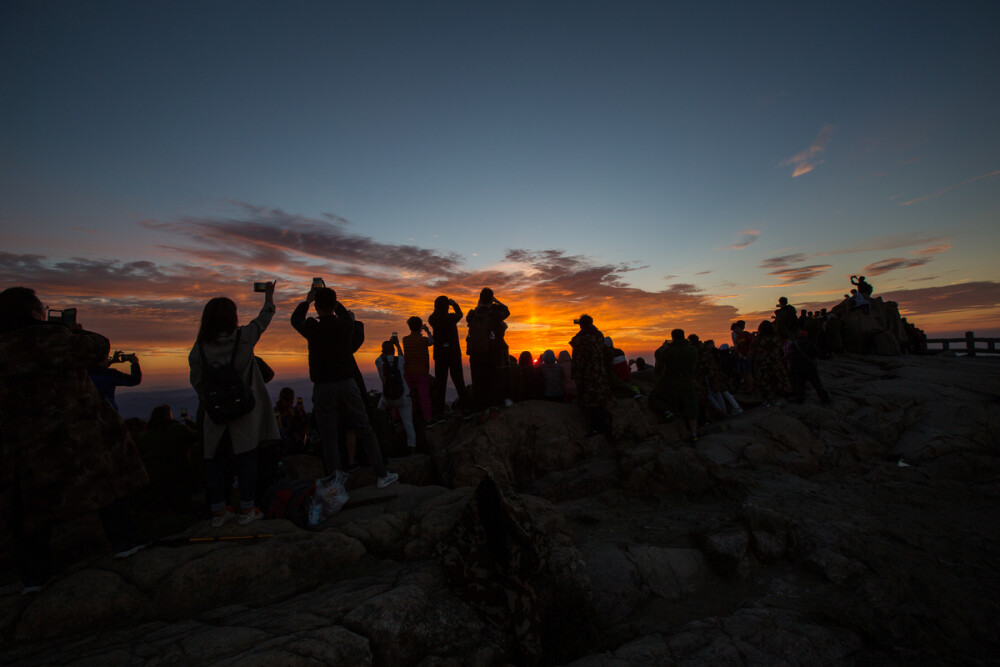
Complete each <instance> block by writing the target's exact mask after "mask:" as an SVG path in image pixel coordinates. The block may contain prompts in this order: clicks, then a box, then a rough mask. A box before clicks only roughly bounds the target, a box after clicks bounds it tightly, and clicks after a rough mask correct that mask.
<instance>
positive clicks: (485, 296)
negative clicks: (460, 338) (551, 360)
mask: <svg viewBox="0 0 1000 667" xmlns="http://www.w3.org/2000/svg"><path fill="white" fill-rule="evenodd" d="M508 317H510V309H509V308H507V306H505V305H503V304H502V303H500V302H499V301H498V300H497V299H496V298H495V297H494V296H493V290H491V289H490V288H489V287H484V288H483V289H482V291H481V292H480V293H479V302H478V303H477V304H476V307H475V308H473V309H472V310H470V311H469V313H468V314H467V315H466V316H465V321H466V322H467V323H468V325H469V334H468V336H467V337H466V339H465V341H466V351H467V352H468V354H469V370H470V371H471V373H472V391H473V394H474V395H475V399H476V408H477V409H478V410H480V411H485V410H489V411H490V414H491V415H492V414H496V412H497V410H498V409H499V407H500V403H501V401H503V398H504V393H505V389H506V387H505V385H506V381H505V379H506V378H504V377H502V376H503V374H504V371H506V366H507V344H506V343H505V342H504V332H505V331H506V330H507V324H506V323H505V322H504V320H506V319H507V318H508Z"/></svg>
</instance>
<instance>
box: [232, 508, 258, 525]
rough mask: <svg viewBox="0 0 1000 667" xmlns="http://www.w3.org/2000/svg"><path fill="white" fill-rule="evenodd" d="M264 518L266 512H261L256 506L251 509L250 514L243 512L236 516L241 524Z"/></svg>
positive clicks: (237, 521)
mask: <svg viewBox="0 0 1000 667" xmlns="http://www.w3.org/2000/svg"><path fill="white" fill-rule="evenodd" d="M263 518H264V513H263V512H261V511H260V510H259V509H257V508H256V507H254V508H253V509H252V510H250V512H249V513H248V514H243V513H242V512H241V513H240V515H239V516H238V517H236V523H238V524H240V525H241V526H245V525H247V524H248V523H253V522H254V521H256V520H258V519H263Z"/></svg>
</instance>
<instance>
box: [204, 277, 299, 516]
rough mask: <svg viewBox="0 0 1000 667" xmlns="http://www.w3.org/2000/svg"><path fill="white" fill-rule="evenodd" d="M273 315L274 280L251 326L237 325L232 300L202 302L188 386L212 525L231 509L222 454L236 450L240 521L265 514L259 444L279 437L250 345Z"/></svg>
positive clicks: (252, 346)
mask: <svg viewBox="0 0 1000 667" xmlns="http://www.w3.org/2000/svg"><path fill="white" fill-rule="evenodd" d="M272 317H274V283H273V282H270V283H267V288H266V290H265V291H264V305H263V306H262V307H261V309H260V313H258V315H257V317H256V318H254V319H253V320H252V321H251V322H250V323H249V324H246V325H244V326H239V317H238V315H237V313H236V304H235V303H234V302H233V300H232V299H229V298H226V297H216V298H214V299H211V300H210V301H209V302H208V303H206V304H205V309H204V310H203V311H202V314H201V328H200V329H199V330H198V340H197V341H196V342H195V344H194V347H192V348H191V353H190V354H189V355H188V365H189V366H190V367H191V386H192V387H194V390H195V391H196V392H197V393H198V399H199V400H200V401H201V407H202V408H203V409H204V410H205V419H204V433H203V435H204V441H205V481H206V494H207V499H208V502H209V505H210V506H211V509H212V514H213V516H212V525H213V526H215V527H219V526H221V525H223V524H224V523H226V522H227V521H229V520H230V519H232V518H233V517H234V516H236V515H235V512H234V511H233V509H232V508H230V507H227V506H226V499H225V482H226V480H225V457H226V455H227V454H228V450H229V447H230V446H231V447H232V451H233V452H234V453H235V454H236V460H237V478H238V480H239V487H240V513H239V517H238V521H239V523H240V524H241V525H246V524H248V523H250V522H252V521H256V520H257V519H260V518H262V517H263V513H262V512H261V511H260V510H259V509H258V508H256V507H254V494H255V492H256V490H257V446H258V445H260V443H262V442H265V441H268V440H280V439H281V433H280V431H279V430H278V423H277V421H276V420H275V418H274V410H272V409H271V397H270V396H269V395H268V393H267V385H266V384H265V383H264V377H263V375H261V371H260V366H259V365H258V364H257V363H255V362H254V346H256V345H257V341H258V340H260V337H261V335H263V333H264V331H265V330H266V329H267V325H268V324H270V322H271V318H272Z"/></svg>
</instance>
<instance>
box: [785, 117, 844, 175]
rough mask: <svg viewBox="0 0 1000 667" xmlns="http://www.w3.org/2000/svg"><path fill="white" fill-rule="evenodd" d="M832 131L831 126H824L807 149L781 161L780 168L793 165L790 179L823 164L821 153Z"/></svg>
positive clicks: (832, 127)
mask: <svg viewBox="0 0 1000 667" xmlns="http://www.w3.org/2000/svg"><path fill="white" fill-rule="evenodd" d="M833 130H834V126H833V125H824V126H823V129H821V130H820V131H819V135H817V136H816V139H815V140H814V141H813V142H812V145H810V146H809V148H807V149H805V150H804V151H802V152H800V153H797V154H795V155H793V156H792V157H790V158H786V159H784V160H782V161H781V163H780V164H781V166H788V165H795V169H793V170H792V178H797V177H799V176H802V175H803V174H808V173H809V172H810V171H812V170H813V169H815V168H816V165H819V164H822V163H823V157H822V156H823V152H824V151H825V150H826V145H827V144H828V143H829V142H830V138H831V137H832V136H833Z"/></svg>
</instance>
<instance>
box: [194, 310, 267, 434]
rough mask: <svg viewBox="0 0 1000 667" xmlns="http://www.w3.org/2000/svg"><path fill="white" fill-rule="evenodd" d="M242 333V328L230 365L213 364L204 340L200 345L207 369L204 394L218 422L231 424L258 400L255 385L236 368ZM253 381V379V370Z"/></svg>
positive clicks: (204, 371) (204, 368) (206, 410)
mask: <svg viewBox="0 0 1000 667" xmlns="http://www.w3.org/2000/svg"><path fill="white" fill-rule="evenodd" d="M242 333H243V332H242V331H241V330H240V329H237V330H236V341H235V342H234V343H233V354H232V355H231V356H230V357H229V363H228V364H220V363H218V362H212V363H211V364H209V363H208V360H207V359H206V358H205V350H204V349H203V348H202V346H201V343H199V344H198V353H199V354H200V355H201V365H202V368H203V373H202V395H203V402H204V405H205V412H206V413H207V414H208V418H209V419H211V420H212V421H213V422H215V423H216V424H228V423H229V422H231V421H233V420H234V419H236V418H238V417H242V416H243V415H245V414H248V413H249V412H250V411H251V410H253V408H254V405H255V404H256V402H257V401H256V399H254V395H253V388H252V387H251V386H250V385H249V384H247V383H246V382H244V381H243V378H242V377H241V376H240V373H239V371H237V370H236V350H237V349H238V348H239V345H240V334H242ZM250 382H251V383H252V382H253V373H252V372H251V374H250Z"/></svg>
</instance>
